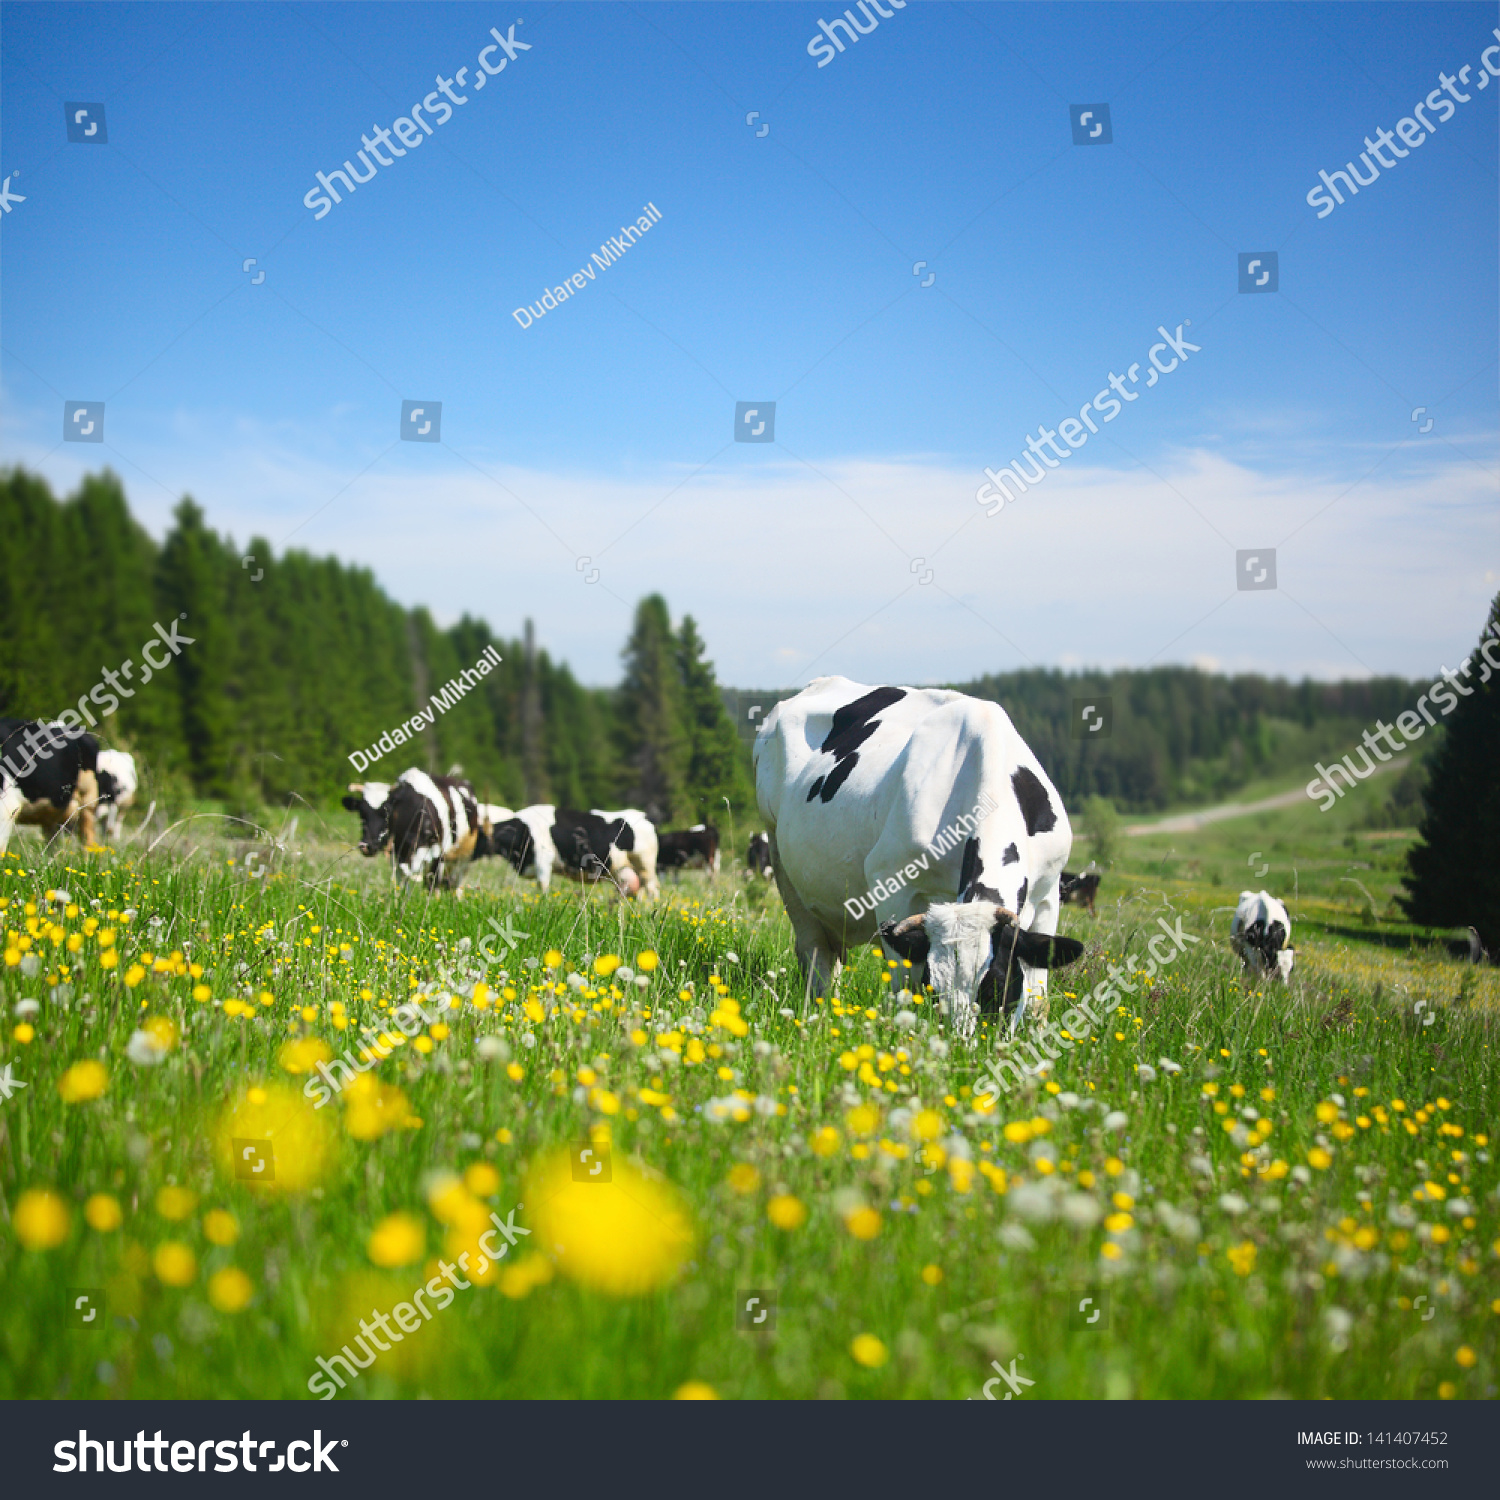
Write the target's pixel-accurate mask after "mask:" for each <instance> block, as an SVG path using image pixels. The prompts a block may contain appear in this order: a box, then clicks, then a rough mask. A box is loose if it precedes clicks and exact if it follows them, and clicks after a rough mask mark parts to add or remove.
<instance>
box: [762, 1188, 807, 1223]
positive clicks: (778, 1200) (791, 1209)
mask: <svg viewBox="0 0 1500 1500" xmlns="http://www.w3.org/2000/svg"><path fill="white" fill-rule="evenodd" d="M766 1217H767V1218H768V1219H769V1220H770V1221H771V1222H772V1223H773V1224H774V1225H775V1226H776V1227H777V1228H778V1229H801V1227H802V1226H803V1225H804V1224H805V1223H807V1205H806V1204H805V1203H803V1201H802V1200H801V1199H800V1198H794V1197H793V1196H792V1195H791V1194H790V1193H778V1194H777V1195H776V1196H775V1197H774V1198H772V1199H771V1201H770V1202H769V1203H768V1204H766Z"/></svg>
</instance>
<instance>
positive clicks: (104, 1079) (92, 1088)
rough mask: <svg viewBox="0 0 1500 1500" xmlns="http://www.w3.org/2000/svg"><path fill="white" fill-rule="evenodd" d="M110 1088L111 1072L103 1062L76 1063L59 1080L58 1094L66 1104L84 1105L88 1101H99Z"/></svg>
mask: <svg viewBox="0 0 1500 1500" xmlns="http://www.w3.org/2000/svg"><path fill="white" fill-rule="evenodd" d="M108 1086H109V1070H108V1069H107V1068H106V1067H105V1066H104V1064H103V1063H102V1062H94V1061H92V1060H90V1061H88V1062H79V1063H74V1064H73V1066H72V1067H71V1068H69V1069H68V1071H67V1072H66V1073H64V1074H63V1076H62V1077H61V1078H59V1079H58V1080H57V1092H58V1093H59V1094H61V1095H62V1099H63V1103H65V1104H82V1103H83V1102H84V1101H85V1100H88V1099H97V1098H98V1097H99V1096H100V1094H102V1093H103V1092H104V1090H105V1089H106V1088H107V1087H108Z"/></svg>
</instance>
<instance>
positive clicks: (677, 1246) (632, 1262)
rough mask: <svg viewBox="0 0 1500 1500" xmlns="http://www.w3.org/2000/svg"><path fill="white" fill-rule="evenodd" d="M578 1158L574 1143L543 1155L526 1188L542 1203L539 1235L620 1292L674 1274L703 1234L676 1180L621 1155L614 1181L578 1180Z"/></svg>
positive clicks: (575, 1273)
mask: <svg viewBox="0 0 1500 1500" xmlns="http://www.w3.org/2000/svg"><path fill="white" fill-rule="evenodd" d="M595 1138H596V1139H597V1136H596V1137H595ZM572 1162H573V1156H572V1153H571V1152H569V1151H556V1152H552V1153H550V1154H549V1155H547V1156H545V1157H543V1158H542V1159H541V1160H540V1161H539V1162H538V1163H537V1164H536V1165H535V1166H534V1167H533V1168H532V1170H531V1172H530V1174H529V1175H528V1179H527V1184H526V1188H525V1191H524V1193H522V1194H521V1197H522V1200H523V1201H524V1202H526V1203H529V1204H538V1205H540V1206H539V1208H538V1209H537V1210H536V1218H535V1222H536V1235H537V1242H538V1243H539V1244H542V1245H546V1246H548V1247H550V1248H551V1250H552V1251H553V1253H554V1254H555V1256H556V1261H557V1269H558V1270H559V1271H560V1272H561V1273H562V1274H563V1275H564V1276H566V1277H568V1278H569V1279H570V1280H573V1281H576V1282H578V1283H579V1284H580V1285H582V1286H584V1287H587V1288H590V1289H592V1290H594V1291H598V1292H604V1293H606V1294H607V1295H610V1296H615V1297H631V1296H639V1295H641V1294H643V1293H646V1292H651V1291H655V1290H656V1289H658V1288H659V1287H662V1286H665V1285H667V1284H668V1283H669V1282H670V1281H672V1280H673V1279H674V1278H675V1277H676V1275H677V1273H678V1271H679V1270H680V1269H681V1267H682V1264H683V1262H684V1261H686V1260H687V1258H688V1256H689V1255H690V1254H691V1253H692V1249H693V1244H694V1239H695V1236H694V1232H693V1227H692V1222H691V1220H690V1218H689V1212H688V1207H687V1203H686V1201H685V1200H684V1199H683V1198H682V1196H681V1195H680V1194H679V1193H678V1191H677V1190H676V1188H674V1187H673V1186H672V1185H671V1184H670V1183H668V1182H666V1181H665V1180H663V1179H662V1178H660V1177H657V1176H655V1175H647V1174H646V1173H645V1172H644V1171H642V1170H640V1169H639V1168H637V1167H635V1166H634V1165H632V1164H631V1163H630V1162H628V1161H626V1160H624V1159H623V1158H622V1157H620V1156H618V1155H617V1156H616V1157H615V1159H614V1162H613V1169H612V1177H611V1180H610V1181H609V1182H607V1183H606V1182H577V1181H574V1179H573V1171H572Z"/></svg>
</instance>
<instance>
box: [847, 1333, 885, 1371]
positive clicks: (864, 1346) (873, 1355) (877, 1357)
mask: <svg viewBox="0 0 1500 1500" xmlns="http://www.w3.org/2000/svg"><path fill="white" fill-rule="evenodd" d="M849 1352H850V1354H852V1355H853V1356H854V1359H855V1362H856V1363H857V1364H861V1365H863V1366H864V1367H865V1368H866V1369H867V1370H878V1369H879V1368H880V1367H881V1365H883V1364H884V1363H885V1362H886V1360H888V1359H889V1358H890V1357H891V1356H890V1352H889V1351H888V1350H887V1349H886V1347H885V1345H884V1344H882V1343H881V1342H880V1340H879V1339H878V1338H876V1337H875V1335H874V1334H873V1333H861V1334H857V1335H856V1336H855V1339H854V1342H853V1343H852V1344H850V1345H849Z"/></svg>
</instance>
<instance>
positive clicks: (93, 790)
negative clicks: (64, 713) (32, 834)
mask: <svg viewBox="0 0 1500 1500" xmlns="http://www.w3.org/2000/svg"><path fill="white" fill-rule="evenodd" d="M98 765H99V741H98V740H96V739H95V738H94V736H93V735H91V734H85V733H84V732H83V731H82V730H81V729H70V728H68V727H67V726H65V725H63V724H61V723H54V724H44V723H41V722H40V721H38V720H36V719H0V854H3V853H4V852H5V850H6V848H7V847H8V845H9V843H10V835H11V830H12V829H13V828H14V827H15V825H16V824H17V823H36V824H40V825H41V827H42V828H43V830H44V835H43V836H44V837H45V838H46V839H47V840H49V841H50V840H51V839H53V838H55V837H56V836H57V833H58V831H59V830H60V829H61V828H63V827H64V826H65V825H66V824H68V823H69V822H72V821H74V820H75V819H76V825H75V826H76V827H77V830H78V837H79V841H80V842H81V843H83V844H84V845H85V846H87V845H89V844H92V843H93V842H94V806H95V804H96V803H97V802H98V800H99V786H98V781H97V777H96V773H97V770H98Z"/></svg>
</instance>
